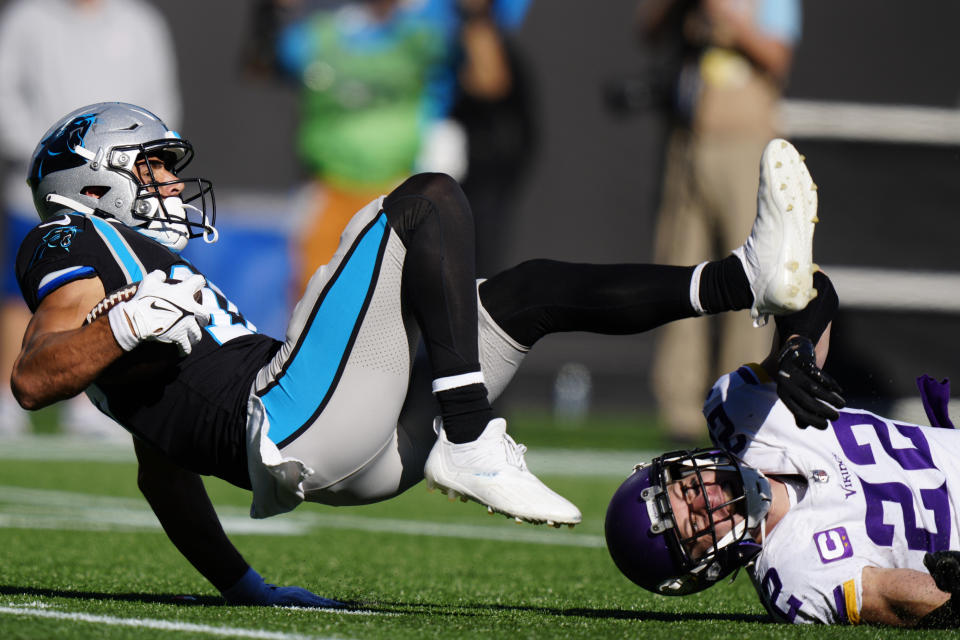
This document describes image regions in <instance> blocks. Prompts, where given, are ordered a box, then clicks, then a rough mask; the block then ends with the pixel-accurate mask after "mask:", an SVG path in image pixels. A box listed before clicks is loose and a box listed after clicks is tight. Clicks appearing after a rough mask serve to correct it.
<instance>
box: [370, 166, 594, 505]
mask: <svg viewBox="0 0 960 640" xmlns="http://www.w3.org/2000/svg"><path fill="white" fill-rule="evenodd" d="M383 209H384V211H385V212H386V214H387V219H388V220H389V222H390V225H391V227H392V228H393V229H394V230H395V231H396V232H397V234H398V235H399V236H400V238H401V240H402V242H403V244H404V246H405V247H406V257H405V260H404V267H403V297H404V300H405V302H406V304H409V305H410V308H411V309H412V310H413V313H414V315H415V316H416V318H417V322H418V324H419V325H420V329H421V330H422V332H423V336H424V342H425V344H426V347H427V353H428V356H429V359H430V364H431V368H432V370H433V376H434V380H433V392H434V395H435V396H436V399H437V402H438V404H439V405H440V413H441V416H442V419H440V420H438V421H437V425H436V426H437V432H438V437H437V442H436V444H435V446H434V448H433V450H432V451H431V453H430V455H429V457H428V459H427V462H426V465H425V468H424V475H425V476H426V478H427V482H428V485H429V486H431V487H439V488H442V489H444V490H445V491H446V492H447V494H448V495H450V496H451V497H454V496H461V497H464V498H468V499H471V500H474V501H476V502H479V503H481V504H483V505H485V506H486V507H487V508H488V509H489V510H490V511H491V512H493V511H496V512H499V513H503V514H505V515H507V516H510V517H514V518H517V519H519V520H526V521H529V522H534V523H542V522H549V523H551V524H576V523H578V522H580V511H579V510H578V509H577V508H576V507H575V506H574V505H573V504H571V503H570V502H568V501H567V500H565V499H564V498H562V497H561V496H559V495H558V494H556V493H554V492H553V491H551V490H550V489H549V488H547V486H546V485H544V484H543V483H542V482H540V481H539V480H538V479H537V478H536V476H534V475H533V474H532V473H530V471H529V470H528V469H527V466H526V463H525V462H524V458H523V454H524V451H525V448H524V447H523V446H522V445H517V444H516V443H515V442H514V441H513V439H511V438H510V436H508V435H507V433H506V422H505V421H504V420H503V419H501V418H495V417H494V416H493V412H492V409H491V408H490V404H489V401H488V399H487V389H486V386H485V384H484V378H483V374H482V372H481V369H480V360H479V356H478V345H477V306H476V305H477V302H476V295H477V294H476V282H475V278H474V235H473V234H474V226H473V217H472V214H471V212H470V206H469V204H468V203H467V200H466V197H465V196H464V194H463V192H462V190H461V189H460V187H459V185H457V183H456V181H454V180H453V179H452V178H450V177H449V176H444V175H441V174H421V175H418V176H413V177H412V178H410V179H408V180H407V181H406V182H404V183H403V184H402V185H400V186H399V187H398V188H397V189H395V190H394V191H393V192H392V193H391V194H390V195H389V196H387V198H386V199H385V200H384V202H383Z"/></svg>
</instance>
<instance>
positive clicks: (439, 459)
mask: <svg viewBox="0 0 960 640" xmlns="http://www.w3.org/2000/svg"><path fill="white" fill-rule="evenodd" d="M434 426H435V427H437V442H436V444H434V446H433V449H432V450H431V451H430V455H429V457H427V463H426V465H425V466H424V470H423V471H424V475H425V476H426V479H427V487H428V488H430V489H432V488H439V489H441V490H442V491H444V492H445V493H447V495H454V494H455V495H459V496H461V497H464V498H467V499H470V500H473V501H474V502H479V503H480V504H482V505H484V506H486V507H487V512H488V513H490V514H493V513H501V514H503V515H505V516H507V517H508V518H513V519H514V520H516V521H517V522H522V521H525V522H532V523H534V524H540V523H544V522H550V523H551V524H554V525H555V526H559V525H561V524H566V525H570V526H573V525H575V524H579V523H580V520H581V515H580V510H579V509H577V507H576V506H574V505H573V503H571V502H570V501H569V500H567V499H566V498H564V497H563V496H561V495H559V494H558V493H556V492H554V491H553V490H551V489H550V488H549V487H547V485H545V484H543V483H542V482H540V480H539V479H538V478H537V477H536V476H535V475H533V474H532V473H530V471H528V470H527V465H526V462H524V459H523V454H524V452H526V450H527V448H526V447H524V446H523V445H522V444H517V443H516V442H514V441H513V438H511V437H510V436H509V435H507V422H506V420H504V419H503V418H496V419H494V420H491V421H490V422H489V423H488V424H487V427H486V429H484V431H483V433H482V434H480V437H479V438H477V439H476V440H474V441H473V442H465V443H463V444H454V443H452V442H450V441H449V440H447V436H446V433H445V432H444V430H443V426H442V423H441V422H440V418H437V419H436V422H435V423H434Z"/></svg>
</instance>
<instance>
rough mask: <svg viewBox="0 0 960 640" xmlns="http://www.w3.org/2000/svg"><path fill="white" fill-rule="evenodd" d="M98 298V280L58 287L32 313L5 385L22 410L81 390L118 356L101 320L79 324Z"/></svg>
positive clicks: (117, 347) (100, 289)
mask: <svg viewBox="0 0 960 640" xmlns="http://www.w3.org/2000/svg"><path fill="white" fill-rule="evenodd" d="M103 297H104V290H103V283H102V282H101V281H100V279H99V278H85V279H83V280H75V281H73V282H70V283H68V284H65V285H63V286H62V287H60V288H59V289H57V290H55V291H53V292H51V293H50V294H49V295H48V296H47V297H45V298H44V299H43V300H42V301H41V302H40V304H39V306H38V307H37V310H36V311H35V312H34V314H33V318H31V320H30V323H29V325H27V330H26V332H25V333H24V337H23V346H22V348H21V350H20V355H19V356H18V357H17V360H16V362H15V363H14V367H13V374H12V377H11V386H12V388H13V393H14V395H15V396H16V398H17V400H18V401H19V402H20V404H21V405H22V406H23V407H24V408H26V409H40V408H42V407H45V406H47V405H49V404H52V403H54V402H56V401H58V400H63V399H65V398H70V397H72V396H75V395H77V394H78V393H80V392H81V391H83V390H84V389H86V388H87V387H88V386H89V385H90V384H91V383H92V382H93V381H94V380H95V379H96V378H97V376H99V375H100V374H101V373H102V372H103V370H104V369H105V368H106V367H107V366H109V365H110V364H111V363H112V362H114V361H115V360H116V359H117V358H119V357H120V356H121V355H123V350H122V349H121V348H120V345H118V344H117V341H116V339H115V338H114V337H113V332H112V331H111V330H110V325H109V323H108V322H107V321H106V320H107V319H106V318H105V317H104V318H102V319H101V320H100V321H97V322H93V323H91V324H89V325H87V326H83V321H84V319H85V318H86V315H87V312H88V311H90V309H92V308H93V307H94V306H96V304H97V303H98V302H99V301H100V300H102V299H103Z"/></svg>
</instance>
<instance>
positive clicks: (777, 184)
mask: <svg viewBox="0 0 960 640" xmlns="http://www.w3.org/2000/svg"><path fill="white" fill-rule="evenodd" d="M817 222H819V220H818V218H817V186H816V184H814V182H813V179H812V178H811V177H810V172H809V171H807V167H806V165H805V164H804V162H803V156H801V155H800V154H799V153H798V152H797V150H796V149H795V148H794V147H793V145H791V144H790V143H789V142H787V141H786V140H781V139H779V138H777V139H774V140H771V141H770V142H769V143H768V144H767V147H766V148H765V149H764V151H763V156H762V157H761V159H760V187H759V189H758V191H757V218H756V220H755V221H754V223H753V229H752V230H751V231H750V237H748V238H747V241H746V242H745V243H744V244H743V246H741V247H740V248H738V249H736V250H735V251H734V252H733V253H734V255H736V256H737V257H738V258H739V259H740V261H741V262H742V263H743V269H744V271H745V272H746V274H747V280H748V281H749V282H750V290H751V291H752V292H753V305H752V306H751V308H750V315H751V316H752V317H753V318H754V323H755V324H756V325H757V326H761V325H763V324H765V323H766V321H767V316H769V315H772V314H783V313H790V312H792V311H799V310H800V309H803V308H804V307H805V306H806V305H807V303H808V302H810V300H812V299H813V297H814V296H815V295H816V293H817V292H816V289H814V287H813V272H814V271H815V270H816V265H815V264H814V263H813V228H814V225H815V224H816V223H817Z"/></svg>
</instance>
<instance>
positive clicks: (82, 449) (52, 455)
mask: <svg viewBox="0 0 960 640" xmlns="http://www.w3.org/2000/svg"><path fill="white" fill-rule="evenodd" d="M118 429H119V427H118ZM654 455H657V454H655V453H652V452H649V451H599V450H579V449H550V448H544V447H534V448H532V449H531V450H530V451H528V452H527V464H528V465H529V466H530V469H531V470H533V472H534V473H537V474H542V475H561V476H582V477H600V478H626V477H627V475H629V474H630V470H631V469H632V468H633V465H634V464H636V463H637V462H642V461H647V460H650V458H652V457H653V456H654ZM0 460H75V461H79V462H131V463H132V462H136V458H135V457H134V454H133V445H132V444H131V443H130V442H129V441H128V440H96V439H90V438H86V439H84V438H71V437H68V436H57V435H28V436H23V437H17V438H10V439H5V440H0Z"/></svg>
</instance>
